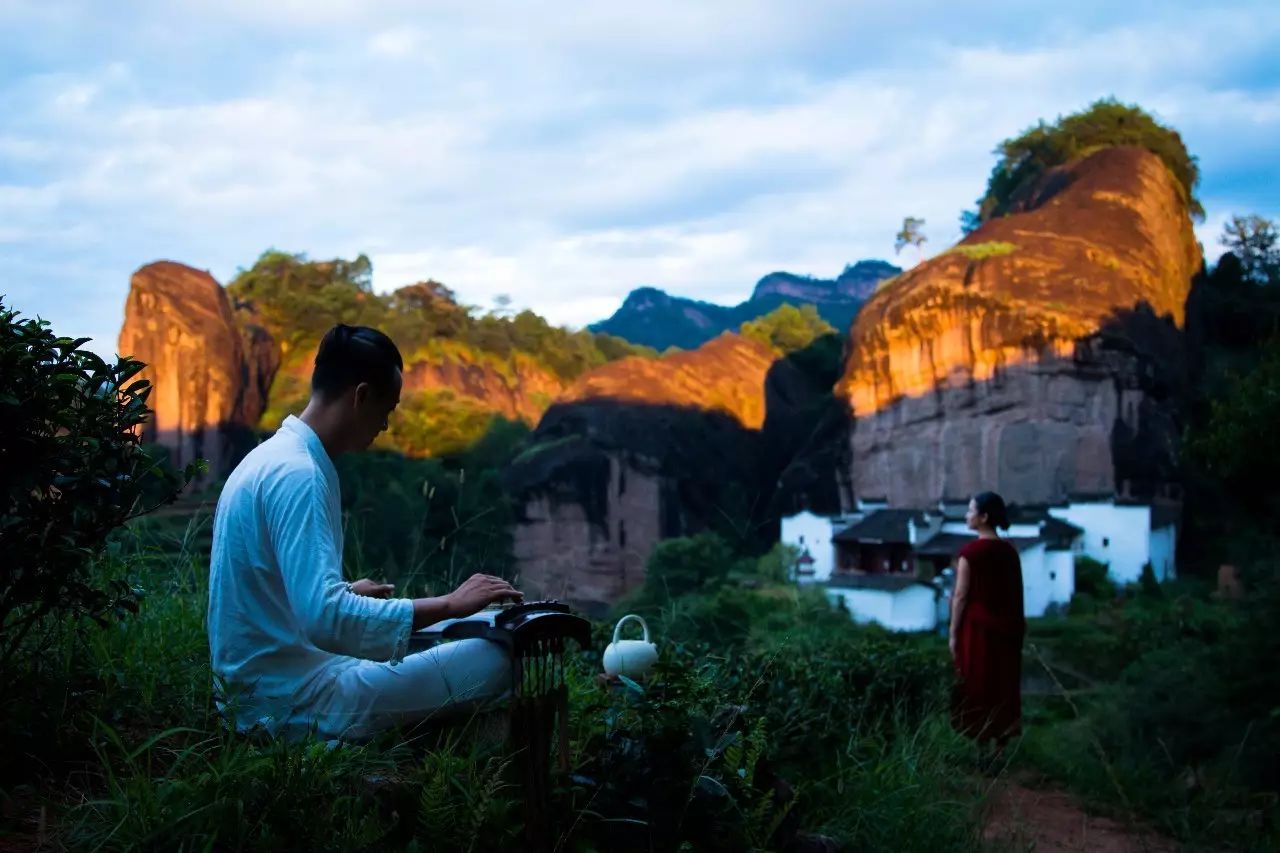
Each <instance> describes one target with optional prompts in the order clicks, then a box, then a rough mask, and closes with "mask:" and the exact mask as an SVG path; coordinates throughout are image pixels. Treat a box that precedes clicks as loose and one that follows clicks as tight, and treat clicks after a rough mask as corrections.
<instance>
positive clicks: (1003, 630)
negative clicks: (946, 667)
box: [951, 539, 1027, 743]
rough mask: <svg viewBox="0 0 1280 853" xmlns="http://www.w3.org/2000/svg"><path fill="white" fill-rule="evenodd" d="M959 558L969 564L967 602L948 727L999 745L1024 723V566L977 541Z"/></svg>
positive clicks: (1000, 548) (1003, 550) (998, 543)
mask: <svg viewBox="0 0 1280 853" xmlns="http://www.w3.org/2000/svg"><path fill="white" fill-rule="evenodd" d="M960 556H961V557H964V558H965V560H966V561H968V563H969V598H968V601H967V603H966V604H965V608H964V613H963V614H962V615H961V617H960V625H959V629H958V630H957V631H956V668H957V669H958V670H959V672H958V676H959V677H958V679H957V683H956V688H955V692H954V694H953V696H952V704H951V721H952V725H953V726H955V728H956V730H957V731H959V732H962V733H963V734H966V735H968V736H969V737H972V738H976V739H978V740H991V739H994V740H996V741H999V742H1001V743H1003V742H1004V741H1005V740H1007V739H1008V738H1010V737H1012V736H1014V735H1016V734H1018V733H1019V732H1020V731H1021V723H1022V638H1023V636H1024V635H1025V634H1026V628H1027V620H1026V616H1025V614H1024V611H1023V607H1022V561H1021V560H1020V559H1018V551H1017V549H1016V548H1014V547H1013V546H1012V545H1010V544H1009V543H1008V542H1005V541H1004V540H1003V539H976V540H974V541H973V542H970V543H969V544H968V545H966V546H964V548H962V549H961V551H960Z"/></svg>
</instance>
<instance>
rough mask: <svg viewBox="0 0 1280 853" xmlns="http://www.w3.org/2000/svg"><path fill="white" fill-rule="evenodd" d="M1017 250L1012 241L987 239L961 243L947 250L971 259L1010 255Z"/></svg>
mask: <svg viewBox="0 0 1280 853" xmlns="http://www.w3.org/2000/svg"><path fill="white" fill-rule="evenodd" d="M1016 251H1018V247H1017V246H1015V245H1014V244H1013V243H1005V242H1002V241H1000V240H988V241H987V242H985V243H967V244H965V243H962V244H961V245H959V246H954V247H952V248H951V249H950V250H949V252H950V253H952V254H956V255H963V256H964V257H966V258H968V259H969V260H971V261H981V260H986V259H987V258H998V257H1000V256H1002V255H1012V254H1013V253H1014V252H1016Z"/></svg>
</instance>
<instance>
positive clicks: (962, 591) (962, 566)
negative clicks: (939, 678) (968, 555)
mask: <svg viewBox="0 0 1280 853" xmlns="http://www.w3.org/2000/svg"><path fill="white" fill-rule="evenodd" d="M968 602H969V561H968V560H967V559H965V558H964V557H961V558H960V559H959V560H957V561H956V588H955V589H953V590H952V591H951V641H950V644H951V656H952V657H955V654H956V634H957V633H958V632H959V631H960V619H961V618H962V617H963V616H964V606H965V605H966V604H967V603H968Z"/></svg>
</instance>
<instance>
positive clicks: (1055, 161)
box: [978, 98, 1204, 222]
mask: <svg viewBox="0 0 1280 853" xmlns="http://www.w3.org/2000/svg"><path fill="white" fill-rule="evenodd" d="M1115 145H1137V146H1140V147H1142V148H1146V149H1147V150H1148V151H1150V152H1151V153H1153V154H1155V155H1156V156H1158V157H1159V158H1160V159H1161V160H1163V161H1164V164H1165V165H1166V166H1168V167H1169V171H1170V172H1172V173H1173V176H1174V178H1176V179H1177V183H1178V186H1179V187H1180V188H1181V189H1182V193H1183V197H1184V199H1185V200H1186V202H1187V206H1188V208H1189V209H1190V211H1191V215H1192V216H1194V217H1196V218H1197V219H1202V218H1203V217H1204V208H1203V207H1201V206H1200V201H1199V200H1198V199H1197V198H1196V197H1195V190H1196V185H1197V184H1198V183H1199V182H1200V167H1199V166H1198V165H1197V162H1196V158H1195V157H1193V156H1191V155H1190V154H1189V153H1188V152H1187V147H1186V145H1184V144H1183V142H1182V137H1181V136H1179V135H1178V132H1177V131H1176V130H1173V129H1172V128H1170V127H1166V126H1165V125H1163V124H1161V123H1160V122H1158V121H1156V120H1155V119H1154V118H1152V117H1151V115H1150V114H1149V113H1147V112H1146V111H1145V110H1143V109H1142V108H1141V107H1138V106H1136V105H1129V104H1122V103H1120V102H1119V101H1117V100H1116V99H1114V98H1103V99H1101V100H1098V101H1094V102H1093V103H1092V104H1091V105H1090V106H1089V108H1088V109H1086V110H1083V111H1081V112H1078V113H1072V114H1071V115H1069V116H1060V117H1059V118H1058V120H1057V121H1056V122H1055V123H1053V124H1045V123H1044V121H1040V122H1039V123H1037V124H1036V126H1035V127H1032V128H1030V129H1028V130H1026V131H1024V132H1023V133H1022V134H1021V135H1020V136H1016V137H1013V138H1012V139H1006V140H1005V141H1004V142H1002V143H1000V146H999V147H998V148H996V152H995V153H996V154H997V155H999V157H1000V159H999V160H998V161H997V162H996V165H995V168H993V169H992V170H991V178H990V180H989V181H988V182H987V191H986V193H985V194H984V195H983V196H982V198H980V199H978V215H979V217H980V218H981V220H982V221H983V222H986V221H987V220H989V219H993V218H994V217H997V216H1003V215H1005V214H1006V213H1008V212H1009V207H1010V202H1011V201H1012V200H1013V199H1015V198H1016V197H1017V196H1018V194H1019V192H1020V191H1021V190H1024V189H1025V188H1027V187H1029V186H1030V185H1031V184H1032V183H1034V182H1035V181H1036V180H1037V179H1038V178H1040V176H1041V175H1043V174H1044V173H1045V172H1046V171H1048V170H1049V169H1052V168H1053V167H1054V166H1061V165H1064V164H1066V163H1070V162H1072V161H1073V160H1077V159H1079V158H1081V157H1084V156H1086V155H1088V154H1091V153H1093V152H1094V151H1097V150H1098V149H1100V148H1107V147H1110V146H1115Z"/></svg>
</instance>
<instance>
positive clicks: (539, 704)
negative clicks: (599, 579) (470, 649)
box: [410, 601, 591, 849]
mask: <svg viewBox="0 0 1280 853" xmlns="http://www.w3.org/2000/svg"><path fill="white" fill-rule="evenodd" d="M473 638H478V639H483V640H488V641H490V642H493V643H498V644H499V645H501V646H503V647H504V648H506V649H508V650H509V652H510V653H511V745H512V747H513V748H514V752H515V758H516V762H517V766H518V767H519V769H520V775H521V781H522V783H523V785H524V806H525V814H524V825H525V840H526V843H528V844H529V845H530V846H531V847H533V848H534V849H542V848H548V847H549V846H550V844H551V837H550V836H551V825H550V810H551V809H550V807H551V802H550V797H551V752H552V747H553V741H554V747H555V752H556V755H557V762H556V763H557V766H558V769H559V770H560V772H562V773H564V772H567V771H568V769H569V766H568V765H569V720H568V707H569V690H568V687H567V686H566V684H565V663H564V654H565V650H566V642H567V641H570V640H572V641H574V642H576V643H577V644H578V645H579V647H581V648H584V649H585V648H587V647H588V645H589V644H590V641H591V623H589V622H588V621H587V620H586V619H583V618H582V617H581V616H577V615H575V614H574V613H573V612H572V611H571V610H570V609H569V607H568V606H567V605H565V604H562V603H560V602H558V601H530V602H526V603H523V604H515V605H509V606H507V607H504V608H502V609H498V610H482V611H480V612H479V613H476V614H474V615H472V616H468V617H465V618H462V619H449V620H445V621H444V622H438V623H436V624H434V625H429V626H428V627H426V628H424V629H423V630H421V631H417V632H415V633H414V634H413V635H412V639H411V641H410V649H411V650H414V651H416V650H421V649H423V648H429V647H430V646H433V645H436V644H438V643H441V642H450V641H453V640H465V639H473Z"/></svg>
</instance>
